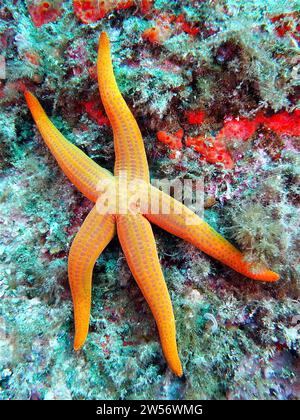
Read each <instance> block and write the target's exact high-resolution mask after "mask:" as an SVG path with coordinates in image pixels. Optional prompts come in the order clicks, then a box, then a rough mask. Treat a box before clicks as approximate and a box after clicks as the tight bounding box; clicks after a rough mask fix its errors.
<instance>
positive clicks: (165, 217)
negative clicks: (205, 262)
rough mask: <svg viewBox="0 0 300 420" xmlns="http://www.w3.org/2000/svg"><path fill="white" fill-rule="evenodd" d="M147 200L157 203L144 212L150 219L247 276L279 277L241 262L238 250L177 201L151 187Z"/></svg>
mask: <svg viewBox="0 0 300 420" xmlns="http://www.w3.org/2000/svg"><path fill="white" fill-rule="evenodd" d="M151 200H154V202H155V203H158V204H159V209H160V210H159V211H158V212H156V213H155V212H153V211H151V210H149V211H148V214H145V216H146V217H147V219H148V220H150V222H152V223H154V224H156V225H158V226H160V227H161V228H163V229H165V230H166V231H168V232H170V233H172V234H173V235H176V236H178V237H179V238H182V239H184V240H185V241H187V242H190V243H191V244H193V245H195V246H196V247H197V248H199V249H201V251H203V252H205V253H206V254H208V255H210V256H211V257H213V258H215V259H217V260H219V261H221V262H222V263H223V264H225V265H227V266H229V267H231V268H233V269H234V270H235V271H237V272H238V273H241V274H243V275H245V276H247V277H249V278H251V279H254V280H262V281H268V282H273V281H277V280H278V279H279V275H278V274H277V273H274V272H273V271H271V270H269V269H268V268H266V267H255V264H251V263H249V262H247V261H245V259H244V255H243V254H242V253H241V252H240V251H239V250H238V249H236V248H235V247H234V246H233V245H232V244H231V243H230V242H228V241H227V240H226V239H225V238H223V237H222V236H221V235H220V234H219V233H218V232H216V231H215V230H214V229H213V228H212V227H211V226H209V224H208V223H206V222H205V221H204V220H202V219H201V218H200V217H199V216H197V215H196V214H195V213H194V212H193V211H191V210H190V209H189V208H187V207H186V206H184V205H183V204H182V203H180V202H179V201H177V200H175V199H173V198H172V197H170V196H169V195H167V194H165V193H164V192H162V191H159V190H158V189H157V188H155V187H151ZM162 209H163V210H162ZM164 212H165V213H164Z"/></svg>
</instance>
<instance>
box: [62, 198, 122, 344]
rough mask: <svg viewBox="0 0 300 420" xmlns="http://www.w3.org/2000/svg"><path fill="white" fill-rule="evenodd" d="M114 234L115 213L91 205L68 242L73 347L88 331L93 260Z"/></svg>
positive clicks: (83, 340)
mask: <svg viewBox="0 0 300 420" xmlns="http://www.w3.org/2000/svg"><path fill="white" fill-rule="evenodd" d="M114 235H115V217H114V216H113V215H111V214H106V215H103V214H99V213H98V212H97V208H96V206H94V207H93V209H92V210H91V212H90V213H89V214H88V216H87V217H86V219H85V220H84V222H83V225H82V226H81V228H80V230H79V231H78V233H77V234H76V236H75V238H74V240H73V243H72V245H71V248H70V253H69V262H68V274H69V283H70V288H71V293H72V299H73V305H74V318H75V338H74V349H75V350H78V349H80V348H81V347H82V346H83V344H84V342H85V340H86V337H87V334H88V329H89V319H90V311H91V288H92V273H93V268H94V265H95V262H96V260H97V258H98V257H99V255H100V254H101V252H102V251H103V250H104V248H105V247H106V246H107V245H108V243H109V242H110V241H111V239H112V238H113V236H114Z"/></svg>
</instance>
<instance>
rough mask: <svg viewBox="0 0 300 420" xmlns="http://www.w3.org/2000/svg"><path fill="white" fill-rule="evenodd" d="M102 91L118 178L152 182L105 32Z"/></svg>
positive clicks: (100, 77) (100, 59) (102, 37)
mask: <svg viewBox="0 0 300 420" xmlns="http://www.w3.org/2000/svg"><path fill="white" fill-rule="evenodd" d="M97 73H98V83H99V90H100V95H101V99H102V103H103V105H104V108H105V111H106V113H107V115H108V118H109V120H110V122H111V125H112V128H113V133H114V146H115V155H116V161H115V175H119V174H120V172H126V176H127V178H128V180H129V181H131V180H133V179H135V178H138V179H143V180H145V181H147V182H149V168H148V163H147V157H146V153H145V148H144V142H143V138H142V135H141V132H140V129H139V127H138V125H137V122H136V120H135V118H134V116H133V115H132V113H131V111H130V109H129V108H128V106H127V104H126V102H125V101H124V99H123V97H122V95H121V93H120V91H119V88H118V86H117V83H116V80H115V76H114V72H113V66H112V61H111V55H110V43H109V38H108V36H107V34H106V33H105V32H102V33H101V35H100V39H99V50H98V60H97Z"/></svg>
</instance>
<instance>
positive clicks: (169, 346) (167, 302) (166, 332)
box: [117, 214, 182, 376]
mask: <svg viewBox="0 0 300 420" xmlns="http://www.w3.org/2000/svg"><path fill="white" fill-rule="evenodd" d="M117 231H118V236H119V240H120V243H121V246H122V249H123V251H124V254H125V257H126V260H127V263H128V265H129V268H130V270H131V272H132V274H133V277H134V278H135V280H136V282H137V284H138V286H139V288H140V289H141V291H142V293H143V295H144V297H145V299H146V301H147V302H148V305H149V307H150V309H151V311H152V313H153V316H154V318H155V321H156V324H157V327H158V331H159V335H160V340H161V345H162V349H163V352H164V355H165V358H166V360H167V362H168V364H169V366H170V368H171V369H172V371H173V372H174V373H175V374H176V375H177V376H182V367H181V363H180V359H179V356H178V351H177V345H176V329H175V320H174V314H173V309H172V303H171V299H170V296H169V292H168V289H167V286H166V283H165V280H164V277H163V273H162V271H161V267H160V263H159V260H158V255H157V250H156V244H155V239H154V236H153V232H152V228H151V225H150V223H149V222H148V220H147V219H145V218H144V217H143V216H142V215H141V214H136V215H119V216H117Z"/></svg>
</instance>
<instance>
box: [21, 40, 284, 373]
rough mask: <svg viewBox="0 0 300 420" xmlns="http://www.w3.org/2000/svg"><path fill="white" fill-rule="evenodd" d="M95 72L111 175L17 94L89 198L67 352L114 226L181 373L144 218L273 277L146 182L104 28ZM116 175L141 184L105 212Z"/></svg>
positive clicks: (71, 267) (243, 269)
mask: <svg viewBox="0 0 300 420" xmlns="http://www.w3.org/2000/svg"><path fill="white" fill-rule="evenodd" d="M97 71H98V81H99V89H100V95H101V99H102V102H103V105H104V107H105V111H106V113H107V115H108V117H109V119H110V122H111V124H112V128H113V133H114V147H115V157H116V161H115V169H114V175H115V176H113V175H112V174H111V173H110V172H109V171H107V170H105V169H103V168H101V167H100V166H99V165H97V164H96V163H95V162H94V161H92V160H91V159H90V158H89V157H87V156H86V155H85V154H84V153H83V152H82V151H81V150H80V149H78V148H77V147H76V146H74V145H73V144H72V143H70V142H69V141H68V140H67V139H65V137H64V136H63V135H62V134H61V133H60V132H59V131H58V130H57V129H56V128H55V126H54V125H53V124H52V122H51V121H50V120H49V118H48V117H47V115H46V114H45V112H44V110H43V108H42V107H41V105H40V103H39V101H38V100H37V99H36V98H35V97H34V96H33V95H32V94H31V93H30V92H28V91H27V92H25V98H26V101H27V104H28V107H29V109H30V111H31V113H32V116H33V118H34V120H35V122H36V125H37V127H38V129H39V131H40V133H41V135H42V137H43V139H44V141H45V143H46V144H47V146H48V147H49V149H50V151H51V153H52V154H53V156H54V157H55V159H56V160H57V162H58V164H59V166H60V167H61V169H62V170H63V171H64V173H65V174H66V176H67V177H68V178H69V179H70V181H71V182H72V183H73V184H74V185H75V186H76V187H77V188H78V189H79V190H80V191H81V192H82V193H83V194H84V195H85V196H86V197H87V198H89V199H90V200H91V201H93V202H94V203H96V205H95V206H94V207H93V209H92V210H91V212H90V213H89V215H88V216H87V217H86V219H85V221H84V223H83V225H82V226H81V228H80V230H79V231H78V233H77V235H76V236H75V239H74V241H73V243H72V245H71V249H70V253H69V261H68V275H69V283H70V288H71V293H72V299H73V305H74V318H75V338H74V349H75V350H78V349H80V348H81V347H82V346H83V344H84V342H85V340H86V337H87V334H88V328H89V318H90V310H91V288H92V272H93V267H94V265H95V262H96V260H97V258H98V257H99V255H100V254H101V252H102V251H103V250H104V248H105V247H106V246H107V244H108V243H109V242H110V240H111V239H112V238H113V236H114V235H115V232H116V231H117V234H118V237H119V240H120V244H121V247H122V249H123V252H124V254H125V257H126V260H127V263H128V265H129V268H130V270H131V272H132V274H133V276H134V278H135V280H136V282H137V284H138V286H139V287H140V289H141V291H142V293H143V295H144V297H145V299H146V301H147V302H148V304H149V307H150V309H151V311H152V313H153V316H154V318H155V321H156V324H157V327H158V331H159V335H160V340H161V345H162V349H163V353H164V355H165V358H166V360H167V362H168V365H169V367H170V368H171V370H172V371H173V372H174V373H175V374H176V375H178V376H181V375H182V367H181V362H180V359H179V356H178V350H177V344H176V329H175V320H174V314H173V309H172V303H171V299H170V296H169V293H168V290H167V286H166V283H165V280H164V277H163V273H162V270H161V267H160V263H159V259H158V255H157V249H156V243H155V239H154V236H153V232H152V228H151V225H150V222H152V223H155V224H156V225H158V226H160V227H162V228H163V229H165V230H167V231H168V232H170V233H172V234H174V235H176V236H178V237H180V238H182V239H184V240H186V241H188V242H190V243H192V244H194V245H195V246H196V247H197V248H199V249H201V250H202V251H204V252H206V253H207V254H208V255H210V256H212V257H214V258H216V259H217V260H219V261H221V262H223V263H224V264H226V265H228V266H229V267H231V268H233V269H234V270H236V271H238V272H239V273H241V274H244V275H245V276H247V277H250V278H252V279H255V280H262V281H269V282H272V281H276V280H278V279H279V276H278V274H276V273H274V272H272V271H270V270H269V269H268V268H266V267H260V268H257V267H256V266H255V265H253V264H250V263H249V262H246V261H245V260H244V257H243V254H242V253H241V252H240V251H238V250H237V249H236V248H235V247H234V246H233V245H231V244H230V243H229V242H228V241H227V240H226V239H224V238H223V237H222V236H221V235H219V234H218V233H217V232H216V231H215V230H214V229H212V228H211V227H210V226H209V225H208V224H207V223H206V222H205V221H204V220H202V219H201V218H199V217H198V216H197V215H196V214H195V213H193V212H192V211H191V210H190V209H188V208H187V207H186V206H184V205H183V204H182V203H180V202H179V201H177V200H175V199H174V198H171V197H170V196H169V195H167V194H165V193H164V192H162V191H160V190H158V189H157V188H155V187H153V186H151V185H150V181H149V168H148V163H147V159H146V154H145V149H144V144H143V139H142V136H141V133H140V130H139V127H138V125H137V123H136V121H135V119H134V117H133V115H132V113H131V111H130V110H129V108H128V106H127V105H126V103H125V101H124V99H123V98H122V96H121V93H120V92H119V89H118V86H117V83H116V80H115V77H114V73H113V67H112V62H111V56H110V45H109V39H108V36H107V34H106V33H102V34H101V36H100V40H99V51H98V61H97ZM124 173H125V174H126V182H127V183H128V184H129V183H130V181H141V182H142V183H144V186H146V188H144V189H141V191H142V192H141V193H140V194H139V198H138V199H136V198H135V196H134V192H133V193H132V196H133V197H134V198H133V200H131V204H133V207H134V211H127V212H125V213H124V212H123V211H122V212H121V211H120V210H119V207H118V206H116V207H115V210H114V211H111V208H112V207H111V205H110V203H111V199H110V198H108V202H109V203H108V205H104V206H102V207H101V206H100V203H103V201H105V200H104V199H105V197H106V201H107V197H110V195H109V194H108V196H107V195H105V193H106V192H107V191H108V190H109V191H111V190H113V191H115V192H116V194H117V200H118V199H119V200H121V198H120V197H121V190H120V188H119V189H118V187H117V185H119V182H120V180H121V179H122V177H123V176H124ZM149 197H151V198H150V199H149ZM152 200H155V201H156V202H157V203H158V211H157V209H156V211H153V208H152V206H151V205H150V204H149V203H151V202H152ZM129 201H130V200H129ZM100 208H101V211H99V209H100ZM166 208H168V209H169V211H168V212H166V211H165V209H166ZM103 209H104V211H103ZM130 209H131V207H130Z"/></svg>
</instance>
